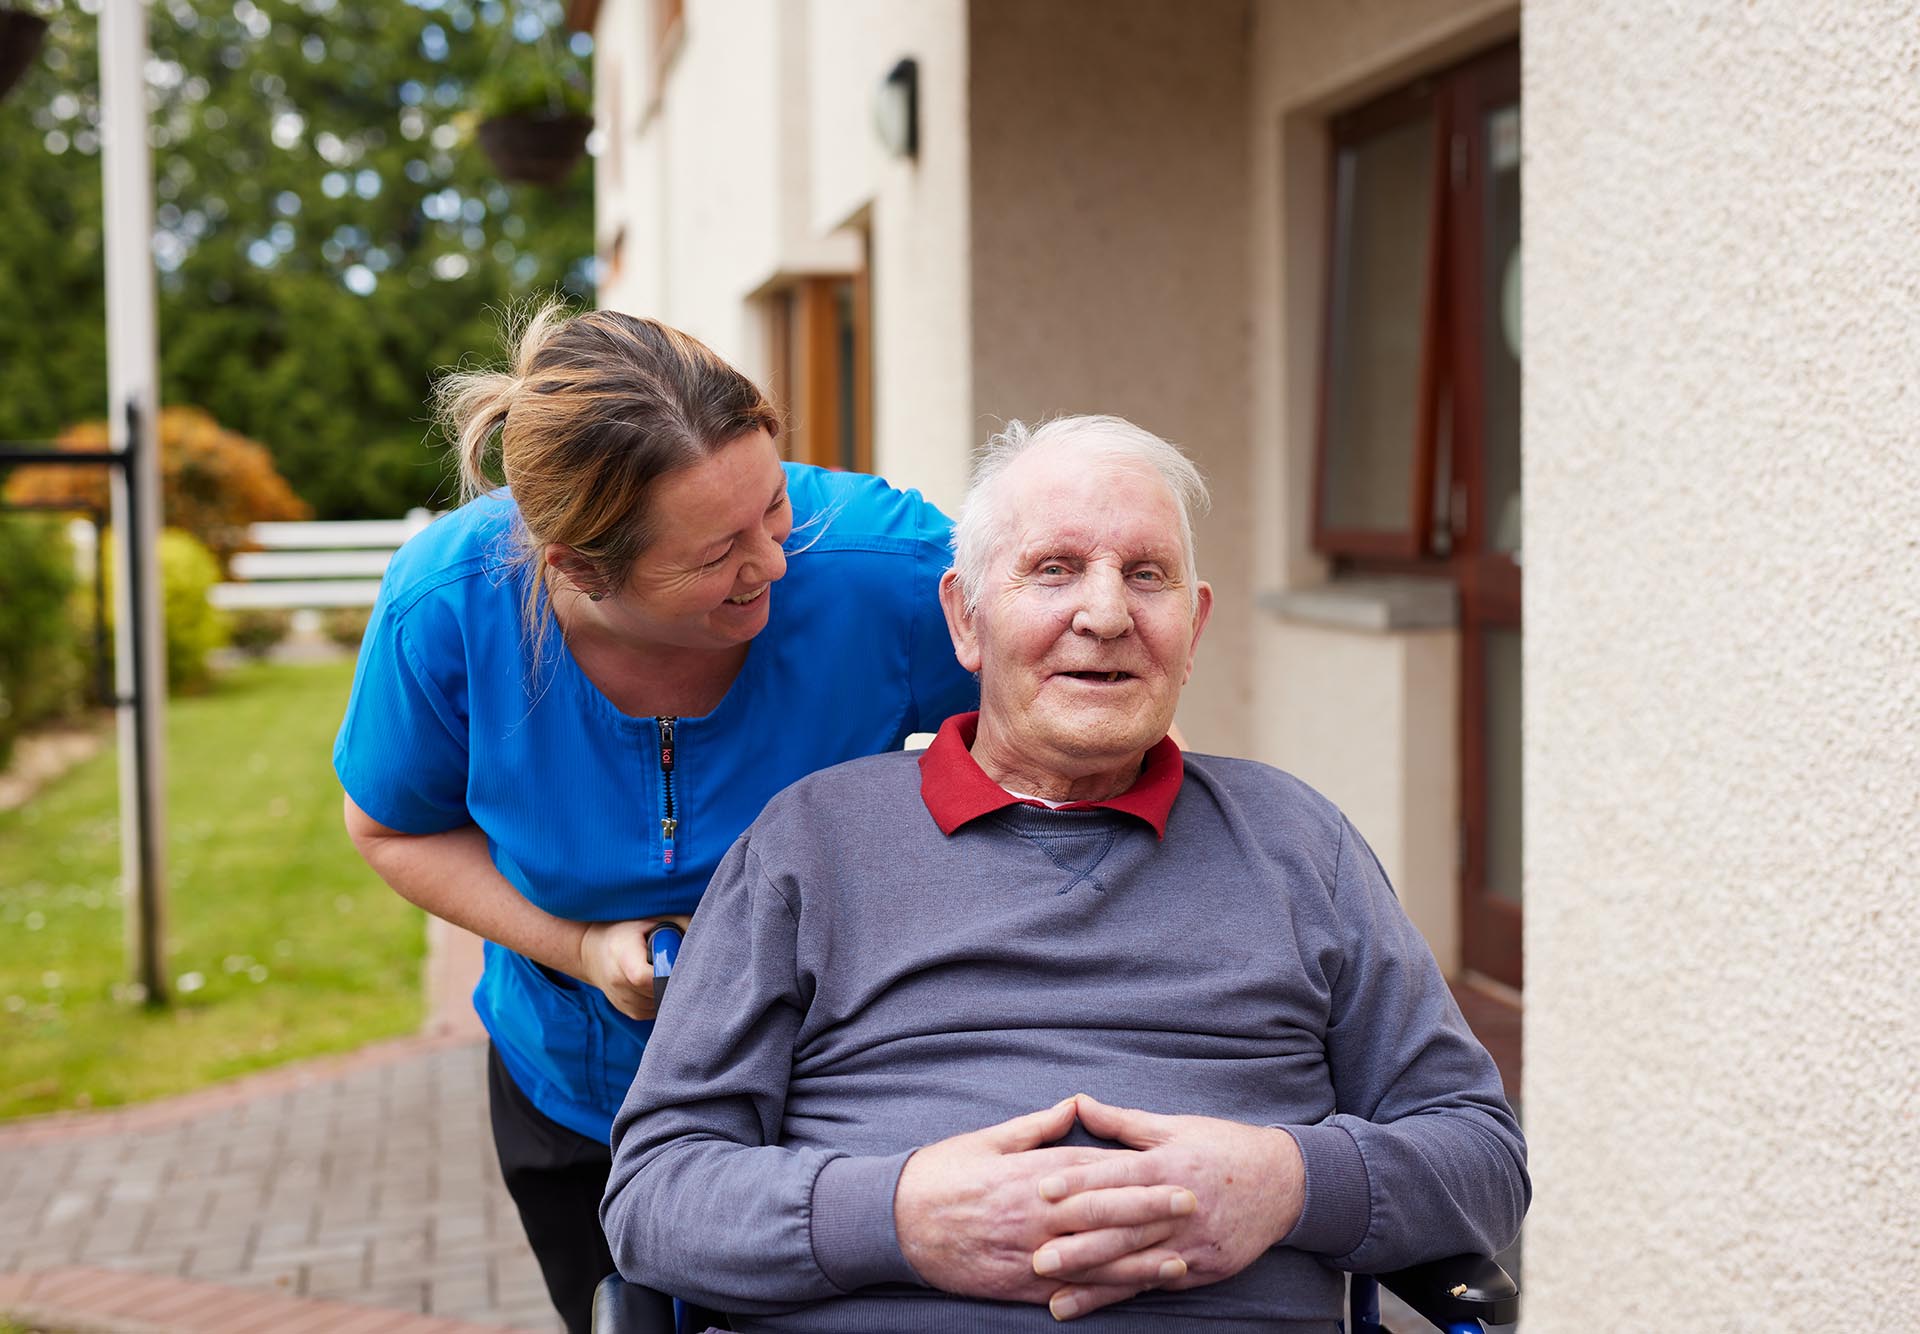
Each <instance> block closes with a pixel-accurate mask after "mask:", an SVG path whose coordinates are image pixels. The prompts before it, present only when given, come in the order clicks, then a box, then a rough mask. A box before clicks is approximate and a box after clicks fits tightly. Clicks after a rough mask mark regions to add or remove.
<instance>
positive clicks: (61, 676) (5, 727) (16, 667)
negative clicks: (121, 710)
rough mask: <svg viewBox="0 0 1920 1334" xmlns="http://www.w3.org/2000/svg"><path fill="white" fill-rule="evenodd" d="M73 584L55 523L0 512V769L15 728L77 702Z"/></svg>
mask: <svg viewBox="0 0 1920 1334" xmlns="http://www.w3.org/2000/svg"><path fill="white" fill-rule="evenodd" d="M75 582H76V580H75V576H74V568H73V549H72V547H71V546H70V545H69V544H68V542H67V536H66V532H65V530H64V523H63V522H62V521H61V520H59V519H49V518H45V517H38V516H36V517H32V518H28V517H24V516H18V515H6V516H0V768H4V767H5V765H6V763H7V760H8V759H9V758H10V757H11V756H12V754H13V742H14V738H15V737H17V736H18V735H19V734H20V732H21V731H22V729H24V728H26V727H29V726H31V725H32V724H34V723H36V722H40V721H42V720H43V719H46V718H51V717H56V716H58V715H60V714H62V713H66V712H68V711H69V710H71V709H72V708H74V707H75V706H76V705H77V704H78V702H79V699H80V690H81V685H82V682H83V680H84V677H85V671H86V665H85V660H84V658H83V657H82V653H81V647H80V645H81V639H80V635H79V632H78V628H77V622H76V620H75V617H74V606H73V592H74V585H75Z"/></svg>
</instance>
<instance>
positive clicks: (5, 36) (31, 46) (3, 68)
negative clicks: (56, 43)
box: [0, 9, 47, 97]
mask: <svg viewBox="0 0 1920 1334" xmlns="http://www.w3.org/2000/svg"><path fill="white" fill-rule="evenodd" d="M46 35H47V21H46V20H45V19H43V18H41V17H40V16H39V15H38V14H28V13H24V12H22V11H20V10H17V9H0V97H5V96H6V95H7V94H8V93H9V92H11V91H12V89H13V85H14V84H16V83H18V82H19V81H20V76H21V75H22V74H25V73H26V72H27V67H28V66H30V65H32V64H33V58H34V57H35V56H37V55H39V54H40V43H41V41H42V39H44V38H45V37H46Z"/></svg>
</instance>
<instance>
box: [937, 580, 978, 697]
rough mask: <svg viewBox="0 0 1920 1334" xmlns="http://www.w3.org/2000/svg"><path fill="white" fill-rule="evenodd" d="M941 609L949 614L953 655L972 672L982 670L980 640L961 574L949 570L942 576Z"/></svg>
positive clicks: (948, 623) (949, 631)
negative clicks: (962, 590)
mask: <svg viewBox="0 0 1920 1334" xmlns="http://www.w3.org/2000/svg"><path fill="white" fill-rule="evenodd" d="M940 610H941V611H943V612H945V613H946V616H947V634H948V635H949V636H951V637H952V639H953V656H954V657H956V658H958V659H960V665H961V666H962V667H965V668H966V669H967V670H968V671H970V672H977V671H979V670H980V640H979V637H978V636H977V635H975V634H974V630H973V613H972V612H970V611H968V610H967V595H966V594H965V593H963V592H961V591H960V576H959V575H957V574H955V573H954V572H953V571H952V570H948V571H947V572H946V573H945V574H943V575H941V576H940Z"/></svg>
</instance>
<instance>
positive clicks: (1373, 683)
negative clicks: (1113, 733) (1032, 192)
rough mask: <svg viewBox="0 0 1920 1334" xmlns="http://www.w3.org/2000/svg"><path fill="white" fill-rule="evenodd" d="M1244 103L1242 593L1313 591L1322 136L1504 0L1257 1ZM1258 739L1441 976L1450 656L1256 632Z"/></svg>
mask: <svg viewBox="0 0 1920 1334" xmlns="http://www.w3.org/2000/svg"><path fill="white" fill-rule="evenodd" d="M1252 16H1253V23H1252V30H1251V35H1250V47H1251V57H1250V59H1251V64H1252V74H1251V92H1250V96H1249V98H1248V107H1249V110H1250V124H1249V131H1248V137H1249V166H1248V169H1247V170H1248V176H1249V180H1250V183H1251V189H1250V191H1249V194H1248V200H1249V209H1250V219H1251V222H1250V229H1249V237H1250V252H1249V259H1248V265H1247V272H1248V275H1249V281H1248V299H1247V302H1246V311H1247V315H1246V318H1247V328H1248V330H1249V340H1250V350H1249V355H1250V358H1251V363H1252V374H1251V377H1250V404H1251V407H1250V414H1249V415H1250V422H1251V434H1252V444H1251V448H1250V451H1249V454H1250V457H1249V461H1248V465H1247V469H1246V473H1245V477H1246V479H1247V488H1248V498H1247V499H1246V500H1245V502H1244V506H1245V513H1246V514H1247V516H1248V524H1249V532H1250V538H1249V540H1248V541H1247V542H1246V543H1245V547H1244V549H1245V553H1246V554H1245V559H1246V561H1247V565H1248V569H1249V571H1250V574H1249V582H1250V584H1251V587H1252V589H1253V592H1254V593H1255V594H1256V595H1257V594H1259V593H1264V592H1271V591H1274V590H1279V589H1289V588H1301V587H1306V586H1311V585H1314V584H1318V583H1320V582H1322V581H1323V580H1324V579H1325V577H1326V569H1325V564H1324V562H1323V561H1321V560H1320V559H1319V558H1318V557H1317V556H1315V555H1314V554H1313V550H1312V528H1311V519H1310V516H1311V514H1312V499H1313V456H1314V439H1315V432H1316V431H1317V429H1318V419H1317V411H1318V401H1319V366H1320V339H1321V334H1322V328H1323V316H1324V306H1323V303H1324V301H1325V292H1324V287H1323V277H1324V274H1325V271H1326V206H1327V183H1326V182H1327V150H1326V122H1327V118H1328V116H1329V114H1330V113H1331V112H1333V111H1337V110H1341V109H1345V108H1347V107H1351V106H1353V105H1355V104H1357V103H1360V102H1364V101H1366V100H1367V99H1368V98H1369V97H1371V96H1374V95H1375V94H1378V93H1381V92H1384V91H1386V90H1387V89H1389V88H1392V87H1394V86H1396V85H1398V84H1401V83H1404V82H1406V81H1407V80H1409V79H1412V78H1414V77H1415V76H1417V75H1418V74H1420V73H1422V72H1423V71H1428V70H1434V69H1438V68H1441V67H1443V66H1445V65H1447V64H1450V63H1451V62H1453V61H1455V60H1458V59H1461V58H1464V57H1465V56H1468V55H1471V54H1473V53H1474V52H1475V51H1478V50H1481V49H1483V48H1485V47H1487V46H1490V45H1492V44H1494V43H1496V42H1498V41H1500V40H1502V39H1503V38H1507V37H1511V36H1512V34H1513V32H1514V29H1515V28H1516V26H1517V24H1518V14H1517V12H1516V10H1515V8H1514V6H1513V4H1512V3H1511V0H1500V3H1488V2H1487V0H1373V2H1372V3H1367V4H1354V3H1350V2H1349V0H1287V3H1285V4H1256V5H1255V6H1254V7H1253V11H1252ZM1246 643H1247V645H1248V650H1247V652H1248V659H1249V667H1248V674H1249V678H1250V689H1251V694H1252V701H1251V708H1250V716H1251V723H1252V725H1251V727H1250V728H1248V729H1246V731H1245V733H1244V735H1245V737H1246V740H1244V741H1242V742H1240V743H1239V745H1238V751H1239V752H1240V753H1245V754H1251V755H1252V756H1253V757H1254V758H1257V759H1261V760H1265V761H1267V762H1268V763H1270V764H1277V765H1279V766H1280V767H1281V768H1284V769H1287V770H1290V771H1291V772H1293V773H1295V774H1298V775H1299V776H1300V777H1301V778H1304V779H1305V780H1306V781H1308V782H1309V783H1312V784H1313V785H1314V786H1316V787H1318V788H1320V790H1321V791H1323V792H1325V793H1326V794H1327V795H1328V796H1330V797H1332V798H1333V799H1334V800H1335V801H1336V802H1338V803H1339V804H1340V805H1341V807H1342V808H1343V809H1345V810H1346V811H1347V813H1348V814H1349V815H1350V816H1351V817H1352V819H1353V821H1354V823H1355V825H1356V826H1358V828H1359V829H1360V832H1361V833H1362V834H1364V835H1365V836H1366V838H1367V840H1368V841H1369V842H1370V843H1372V845H1373V848H1374V851H1375V852H1376V853H1378V854H1379V856H1380V861H1381V865H1382V866H1384V867H1385V868H1386V871H1387V874H1388V875H1389V876H1390V877H1391V878H1392V879H1393V882H1394V887H1395V888H1396V889H1397V890H1398V892H1399V894H1400V899H1401V902H1402V903H1403V904H1404V905H1405V906H1406V908H1407V912H1408V914H1409V915H1410V916H1411V917H1412V918H1413V919H1414V921H1415V922H1416V923H1417V924H1418V925H1419V926H1420V929H1421V931H1422V932H1423V933H1424V934H1425V935H1426V937H1427V941H1428V943H1429V944H1430V945H1432V946H1433V950H1434V954H1435V956H1436V957H1437V958H1438V959H1439V960H1440V963H1441V965H1442V967H1444V968H1446V969H1448V970H1449V971H1450V972H1451V971H1452V970H1453V969H1454V968H1455V967H1457V965H1458V961H1459V936H1460V925H1459V902H1458V898H1459V890H1458V883H1457V879H1456V876H1457V872H1456V857H1457V845H1456V839H1457V833H1456V822H1457V820H1458V812H1459V779H1458V773H1457V769H1456V765H1457V763H1458V752H1457V733H1458V722H1457V711H1458V708H1459V704H1458V663H1457V657H1458V647H1457V644H1458V639H1457V636H1455V635H1453V634H1450V633H1436V632H1433V631H1415V632H1410V633H1386V632H1382V633H1376V634H1368V633H1358V632H1353V631H1347V630H1330V629H1321V628H1318V627H1314V626H1308V625H1300V624H1292V623H1289V622H1287V621H1284V620H1282V619H1281V618H1279V617H1278V616H1276V615H1275V614H1273V613H1272V612H1268V611H1262V610H1256V611H1253V612H1252V613H1251V615H1250V625H1249V631H1248V634H1247V636H1246Z"/></svg>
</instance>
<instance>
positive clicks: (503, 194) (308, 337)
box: [0, 0, 592, 518]
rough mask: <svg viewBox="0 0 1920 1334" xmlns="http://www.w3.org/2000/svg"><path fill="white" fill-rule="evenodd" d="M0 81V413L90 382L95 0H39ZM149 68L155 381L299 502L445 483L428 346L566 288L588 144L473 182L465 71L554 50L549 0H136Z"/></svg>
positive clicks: (48, 423) (373, 498) (78, 400)
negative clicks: (574, 154)
mask: <svg viewBox="0 0 1920 1334" xmlns="http://www.w3.org/2000/svg"><path fill="white" fill-rule="evenodd" d="M46 4H47V7H48V9H49V11H50V17H51V19H52V26H51V27H50V29H49V32H48V40H47V46H46V49H45V50H44V52H43V54H42V57H41V61H40V64H39V67H38V68H36V69H35V70H34V71H33V72H32V73H30V74H29V75H28V77H27V78H26V79H25V80H23V81H22V83H21V85H20V86H19V87H18V88H16V89H15V90H14V92H13V94H12V95H11V96H10V97H9V99H8V100H7V102H6V103H5V104H4V105H0V218H3V219H4V220H5V222H6V226H4V227H0V438H8V439H37V438H45V437H48V436H52V435H54V434H56V433H57V432H59V431H60V430H62V429H63V428H64V427H66V426H67V425H68V424H70V423H72V422H75V421H78V420H81V419H84V418H92V417H98V416H100V415H101V412H102V409H103V408H104V407H105V398H106V394H105V381H106V375H105V341H104V296H103V293H102V284H103V274H102V259H101V237H100V212H99V210H100V164H99V159H98V152H99V142H98V123H99V113H98V97H97V84H98V79H97V74H96V70H97V53H96V49H95V43H96V36H97V33H96V22H95V20H94V18H93V17H91V11H92V10H94V9H97V7H98V5H97V0H81V4H80V5H79V6H76V5H74V4H72V3H68V0H46ZM149 24H150V32H149V41H150V44H151V47H152V53H153V54H152V59H151V61H150V62H149V67H148V74H149V78H148V84H149V101H150V104H151V107H152V111H151V121H150V125H151V129H150V135H151V138H152V142H153V144H154V156H155V178H156V180H155V192H156V200H157V210H156V216H155V222H156V230H155V239H154V253H155V259H156V262H157V264H158V265H159V269H160V349H161V395H162V401H163V402H168V403H189V402H190V403H197V404H200V405H202V406H203V407H205V408H206V409H207V410H208V411H210V412H211V413H212V415H213V417H214V418H216V419H218V421H219V422H221V423H222V424H223V425H225V426H226V427H228V428H230V429H233V430H236V431H238V432H240V433H242V434H243V435H246V436H250V437H252V438H254V439H256V440H259V441H261V442H262V443H264V444H265V445H266V446H267V447H268V449H269V450H271V451H272V453H273V456H274V459H275V461H276V462H277V464H278V466H279V469H280V471H281V472H282V473H283V474H284V475H285V476H286V477H287V479H288V480H289V481H290V482H291V483H292V485H293V487H294V489H295V491H297V492H298V493H299V494H300V495H301V496H302V497H303V498H304V499H305V500H307V501H308V502H309V503H310V504H311V505H312V507H313V509H314V510H315V512H316V513H317V514H319V515H320V516H321V517H323V518H346V517H362V516H387V515H393V514H398V513H400V512H401V511H403V510H405V509H406V508H408V507H410V506H413V505H418V504H428V503H433V502H435V501H438V502H439V503H442V504H444V503H445V502H446V501H447V500H448V499H449V496H450V487H449V485H448V477H449V475H450V474H449V471H448V468H447V460H446V457H445V451H444V450H443V449H441V448H439V447H438V444H437V442H434V441H431V440H429V438H428V431H427V424H426V412H425V408H424V403H425V401H426V398H427V395H428V387H429V379H430V376H431V374H432V372H433V371H434V370H436V369H437V368H439V367H442V366H446V365H450V364H453V363H455V362H457V361H459V360H460V359H461V358H462V357H466V356H469V355H471V354H474V353H481V354H486V353H490V352H491V350H492V349H493V347H494V345H495V341H496V337H497V335H496V332H495V318H496V312H497V310H498V308H499V307H501V306H502V305H504V304H505V303H506V302H508V301H509V300H511V299H513V298H515V297H519V296H525V295H529V294H532V293H535V292H542V291H550V290H555V289H559V290H562V291H564V292H565V293H567V294H569V295H571V296H573V297H575V298H576V299H579V300H589V299H590V296H591V279H592V260H591V255H592V209H591V202H590V193H589V191H590V188H591V170H590V168H589V167H587V166H585V165H583V166H582V167H581V168H579V169H578V170H577V171H576V172H575V173H574V175H573V177H572V178H571V180H570V181H569V182H568V183H567V185H566V186H565V187H564V188H562V189H558V190H552V191H547V190H539V189H534V188H532V187H508V186H505V185H502V184H501V183H500V182H498V181H497V180H495V179H494V178H493V176H492V174H491V170H490V168H489V167H488V165H487V163H486V161H485V159H484V157H483V156H482V155H481V154H480V152H479V151H478V149H477V148H476V147H475V146H474V145H473V143H472V135H471V129H472V121H473V119H474V117H473V114H472V111H471V106H472V100H473V97H474V89H475V85H476V84H478V83H480V82H482V81H483V80H484V78H485V77H486V75H487V73H488V72H489V71H490V70H492V69H494V68H497V67H498V66H500V65H501V64H502V63H506V62H524V61H527V60H539V61H543V62H549V63H552V64H555V65H562V66H573V67H579V66H580V64H581V62H582V61H583V59H584V57H585V55H586V51H587V43H586V41H585V38H584V36H583V35H581V34H573V35H571V36H569V35H568V34H567V33H566V32H565V31H564V29H563V27H562V16H561V12H560V5H559V4H558V3H557V0H519V2H518V3H516V4H514V5H512V6H509V5H507V4H504V3H499V2H498V0H482V2H480V3H475V2H474V0H410V2H409V3H405V4H402V3H398V2H397V0H395V2H392V3H380V4H371V5H360V4H351V3H347V2H346V0H236V2H235V3H234V4H233V5H232V6H231V7H228V6H226V5H224V4H221V5H213V4H195V3H190V2H189V0H159V2H158V3H156V4H154V5H153V6H152V8H151V10H150V18H149Z"/></svg>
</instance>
